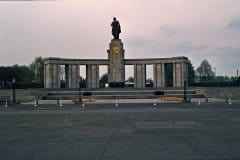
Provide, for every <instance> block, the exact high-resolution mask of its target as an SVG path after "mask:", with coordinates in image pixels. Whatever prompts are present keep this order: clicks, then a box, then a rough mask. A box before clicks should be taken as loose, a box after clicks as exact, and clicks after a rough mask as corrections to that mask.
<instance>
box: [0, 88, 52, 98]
mask: <svg viewBox="0 0 240 160" xmlns="http://www.w3.org/2000/svg"><path fill="white" fill-rule="evenodd" d="M12 92H13V91H12V89H0V97H11V99H12ZM47 93H48V91H47V90H45V89H16V99H17V101H18V100H19V101H27V100H33V99H34V98H35V97H38V98H39V99H41V98H42V97H43V96H45V95H47Z"/></svg>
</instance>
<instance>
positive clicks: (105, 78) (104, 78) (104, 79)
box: [100, 73, 108, 88]
mask: <svg viewBox="0 0 240 160" xmlns="http://www.w3.org/2000/svg"><path fill="white" fill-rule="evenodd" d="M106 83H108V74H107V73H105V74H103V75H102V77H101V78H100V87H102V88H104V87H105V84H106Z"/></svg>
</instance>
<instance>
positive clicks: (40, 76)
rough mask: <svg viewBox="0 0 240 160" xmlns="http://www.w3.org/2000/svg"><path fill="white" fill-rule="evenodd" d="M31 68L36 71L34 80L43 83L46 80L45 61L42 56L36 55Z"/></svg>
mask: <svg viewBox="0 0 240 160" xmlns="http://www.w3.org/2000/svg"><path fill="white" fill-rule="evenodd" d="M30 68H31V70H32V72H33V73H34V81H35V82H39V83H43V80H44V62H43V58H42V57H41V56H39V57H36V58H35V59H34V61H33V62H32V63H31V64H30Z"/></svg>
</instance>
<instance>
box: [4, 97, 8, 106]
mask: <svg viewBox="0 0 240 160" xmlns="http://www.w3.org/2000/svg"><path fill="white" fill-rule="evenodd" d="M5 107H6V108H7V107H8V100H7V99H6V103H5Z"/></svg>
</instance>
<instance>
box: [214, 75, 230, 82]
mask: <svg viewBox="0 0 240 160" xmlns="http://www.w3.org/2000/svg"><path fill="white" fill-rule="evenodd" d="M229 81H231V79H230V78H229V77H228V76H215V77H214V82H229Z"/></svg>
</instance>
